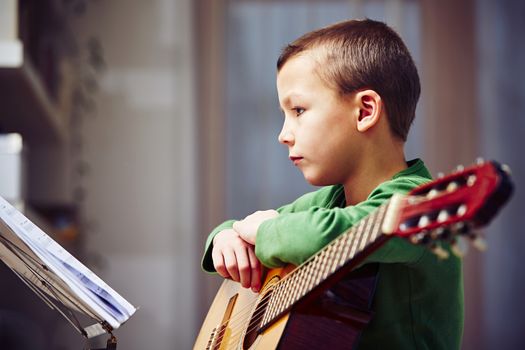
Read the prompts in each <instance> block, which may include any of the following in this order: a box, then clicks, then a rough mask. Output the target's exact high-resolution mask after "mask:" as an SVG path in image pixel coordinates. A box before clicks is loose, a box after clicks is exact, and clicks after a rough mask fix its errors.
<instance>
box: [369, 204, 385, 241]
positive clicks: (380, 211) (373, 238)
mask: <svg viewBox="0 0 525 350" xmlns="http://www.w3.org/2000/svg"><path fill="white" fill-rule="evenodd" d="M387 207H388V204H384V205H382V206H381V207H380V208H379V214H378V216H379V217H380V218H381V219H380V220H378V221H379V222H380V224H379V225H378V226H379V227H378V229H377V230H374V233H373V235H372V237H371V238H370V242H373V241H375V240H376V237H377V235H378V234H379V233H382V232H381V226H382V225H383V221H384V219H385V214H386V209H387Z"/></svg>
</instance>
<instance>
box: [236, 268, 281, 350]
mask: <svg viewBox="0 0 525 350" xmlns="http://www.w3.org/2000/svg"><path fill="white" fill-rule="evenodd" d="M274 280H275V281H274ZM277 281H278V278H274V279H272V280H271V281H270V282H269V283H268V284H267V285H266V286H267V288H265V290H263V291H262V292H261V297H260V298H259V301H258V303H257V307H256V308H255V310H254V311H253V314H252V317H251V319H250V324H249V325H248V328H247V330H246V334H245V336H244V341H243V343H242V348H243V349H249V348H250V347H251V346H252V345H253V343H255V340H256V339H257V337H258V336H259V329H260V328H261V323H262V320H263V316H264V313H265V312H266V307H267V306H268V303H269V301H270V298H271V296H272V292H273V288H271V285H273V284H275V282H277ZM272 282H273V283H272Z"/></svg>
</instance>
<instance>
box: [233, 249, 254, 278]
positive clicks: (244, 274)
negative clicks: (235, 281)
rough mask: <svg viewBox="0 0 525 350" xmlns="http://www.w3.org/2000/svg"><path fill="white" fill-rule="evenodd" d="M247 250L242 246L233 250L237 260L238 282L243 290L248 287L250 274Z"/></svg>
mask: <svg viewBox="0 0 525 350" xmlns="http://www.w3.org/2000/svg"><path fill="white" fill-rule="evenodd" d="M248 250H249V248H248V247H246V246H244V245H243V246H240V247H237V249H235V257H236V258H237V268H238V271H239V282H241V285H242V286H243V287H244V288H249V287H250V281H251V274H252V271H251V267H250V258H249V257H248Z"/></svg>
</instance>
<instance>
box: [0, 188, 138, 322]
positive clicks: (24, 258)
mask: <svg viewBox="0 0 525 350" xmlns="http://www.w3.org/2000/svg"><path fill="white" fill-rule="evenodd" d="M0 259H2V261H4V263H6V265H7V266H9V268H11V270H13V272H15V273H16V274H17V275H18V276H19V277H20V278H21V279H22V280H23V281H24V283H26V285H28V287H29V288H31V289H32V290H33V291H34V292H35V293H36V294H38V295H39V296H40V297H41V298H42V299H43V300H44V301H45V302H46V303H48V305H49V306H50V307H53V306H52V304H53V303H52V302H51V303H50V302H48V300H50V299H49V297H51V298H52V299H55V300H58V301H59V302H61V303H62V304H64V305H65V306H66V307H67V308H70V309H73V310H76V311H78V312H81V313H83V314H85V315H87V316H89V317H91V318H93V319H95V320H96V321H97V322H103V321H105V322H107V323H108V324H109V325H110V326H111V327H112V328H113V329H117V328H119V326H120V325H121V324H123V323H124V322H126V321H127V320H128V319H129V318H130V317H131V316H132V315H133V314H134V313H135V311H136V308H135V307H134V306H133V305H131V304H130V303H129V302H128V301H127V300H126V299H124V298H123V297H122V296H120V294H118V293H117V292H115V291H114V290H113V289H112V288H111V287H110V286H108V285H107V284H106V283H105V282H104V281H102V279H100V278H99V277H98V276H97V275H95V274H94V273H93V272H92V271H91V270H89V269H88V268H87V267H86V266H84V265H83V264H82V263H81V262H80V261H78V260H77V259H76V258H75V257H74V256H72V255H71V254H70V253H69V252H67V251H66V250H65V249H64V248H63V247H62V246H60V245H59V244H58V243H57V242H55V241H54V240H53V239H52V238H51V237H49V236H48V235H47V234H46V233H45V232H44V231H42V230H41V229H40V228H39V227H37V226H36V225H35V224H34V223H33V222H31V221H30V220H29V219H28V218H27V217H25V216H24V215H23V214H22V213H21V212H20V211H18V210H17V209H16V208H14V207H13V206H12V205H11V204H10V203H8V202H7V201H6V200H5V199H4V198H2V197H0Z"/></svg>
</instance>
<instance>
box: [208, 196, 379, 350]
mask: <svg viewBox="0 0 525 350" xmlns="http://www.w3.org/2000/svg"><path fill="white" fill-rule="evenodd" d="M378 209H379V210H376V211H374V212H373V213H372V214H370V215H369V216H367V217H365V218H364V219H363V220H360V221H361V222H360V223H359V224H358V225H356V226H354V227H352V228H351V229H349V230H347V232H345V233H344V234H343V235H340V236H339V237H338V238H336V239H335V240H334V241H333V242H332V243H330V244H329V245H328V246H327V250H326V251H329V248H333V247H335V246H336V245H337V244H339V243H340V240H339V238H340V239H341V240H343V239H344V238H343V237H344V235H349V236H352V239H351V240H350V242H351V243H350V245H351V244H352V243H353V241H354V239H356V238H357V241H359V238H360V237H359V236H357V235H352V233H355V231H357V229H358V228H359V227H360V226H362V225H363V226H364V224H365V222H366V223H369V222H371V221H372V222H373V221H376V220H375V219H376V217H377V216H380V214H383V212H384V210H385V209H386V206H385V205H382V206H380V207H379V208H378ZM379 221H381V220H379ZM378 226H379V224H378V223H377V222H376V223H375V224H374V225H369V226H368V227H367V230H365V231H367V235H366V236H368V235H369V234H370V232H369V231H376V230H377V228H378ZM372 227H373V229H372ZM372 233H375V232H372ZM376 235H377V234H376ZM376 235H374V237H375V236H376ZM356 236H357V237H356ZM361 237H362V236H361ZM367 243H370V241H369V242H367ZM347 244H348V242H346V243H345V245H347ZM365 245H366V243H365ZM348 246H349V245H348ZM362 250H363V248H362V247H359V249H357V252H356V253H359V252H361V251H362ZM316 255H317V254H316ZM352 258H353V257H349V258H348V259H352ZM308 262H310V259H309V260H307V261H306V262H305V263H304V264H303V265H300V266H298V267H296V268H295V269H294V270H292V271H291V272H290V273H289V274H288V275H286V276H284V278H283V279H282V280H281V281H279V282H277V283H276V284H274V285H272V286H271V288H268V290H267V291H266V293H267V294H266V295H265V296H264V297H263V298H262V299H261V300H260V301H258V300H256V301H255V302H253V303H249V304H248V305H247V306H246V307H244V308H243V309H242V311H239V312H238V313H236V314H235V315H234V316H232V317H230V318H229V319H228V320H226V321H225V322H223V323H222V324H220V325H219V326H218V327H219V328H220V329H221V330H220V331H219V335H218V337H217V339H218V340H220V341H222V339H223V337H224V334H225V332H226V330H227V329H228V328H229V329H235V330H234V332H232V335H231V336H230V340H235V341H236V340H237V339H235V338H236V337H237V338H238V337H239V336H240V335H242V334H243V333H249V332H251V331H253V329H254V327H258V326H259V320H260V319H261V318H263V317H264V314H265V312H266V304H267V303H268V302H269V300H270V299H271V295H272V293H271V291H272V290H273V289H274V288H275V286H277V285H278V284H280V283H283V282H284V281H285V279H286V278H291V277H289V276H292V275H293V274H294V272H296V271H297V270H298V269H299V268H303V267H305V265H306V264H307V263H308ZM334 265H338V264H334ZM321 267H322V266H321ZM328 271H329V270H326V271H322V274H321V276H318V277H321V279H323V277H324V276H322V275H325V274H326V273H327V272H328ZM315 272H318V271H314V273H315ZM328 275H329V274H328ZM303 277H311V274H307V275H306V276H303ZM299 281H300V280H299ZM303 296H304V295H303ZM303 296H301V297H303ZM296 297H297V295H294V297H293V298H292V303H294V302H296V301H297V300H299V299H300V298H301V297H300V298H299V299H297V300H294V299H295V298H296ZM256 304H259V305H262V306H263V307H258V308H256V312H255V313H254V314H253V315H251V319H252V320H255V321H252V322H250V323H252V324H253V326H252V328H251V329H250V328H248V329H246V330H245V329H244V326H245V323H246V322H245V320H244V318H246V313H247V312H249V311H251V310H252V309H253V307H254V305H256ZM283 311H284V310H282V311H279V312H278V314H282V312H283ZM241 313H242V314H244V315H240V314H241ZM278 314H277V315H278ZM239 316H242V319H241V317H239ZM240 321H242V328H238V327H237V325H235V326H233V325H234V324H235V323H238V322H240ZM226 325H229V326H230V327H225V326H226ZM230 343H231V341H230V342H229V343H228V345H229V344H230Z"/></svg>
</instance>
